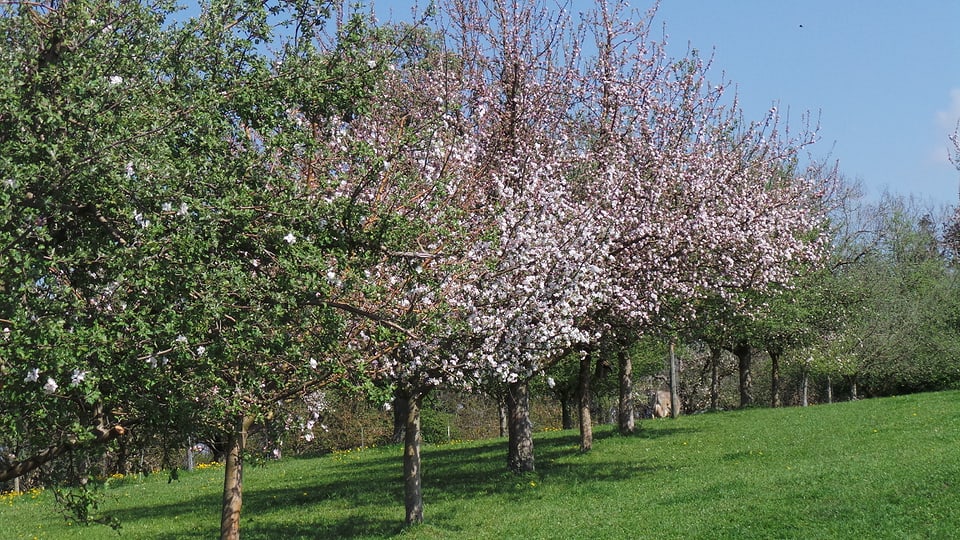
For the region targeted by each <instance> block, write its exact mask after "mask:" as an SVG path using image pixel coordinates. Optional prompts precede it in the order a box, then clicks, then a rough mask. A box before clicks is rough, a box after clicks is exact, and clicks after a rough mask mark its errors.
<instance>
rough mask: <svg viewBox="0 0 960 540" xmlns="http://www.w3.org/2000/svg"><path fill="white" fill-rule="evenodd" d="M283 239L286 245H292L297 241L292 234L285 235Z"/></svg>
mask: <svg viewBox="0 0 960 540" xmlns="http://www.w3.org/2000/svg"><path fill="white" fill-rule="evenodd" d="M283 239H284V240H285V241H286V242H287V243H288V244H293V243H295V242H296V241H297V237H296V236H294V235H293V233H292V232H289V233H287V235H286V236H284V237H283Z"/></svg>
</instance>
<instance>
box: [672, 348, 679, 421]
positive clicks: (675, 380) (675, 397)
mask: <svg viewBox="0 0 960 540" xmlns="http://www.w3.org/2000/svg"><path fill="white" fill-rule="evenodd" d="M679 388H680V366H679V363H678V362H677V351H676V346H675V344H674V343H673V341H671V342H670V418H676V417H678V416H680V389H679Z"/></svg>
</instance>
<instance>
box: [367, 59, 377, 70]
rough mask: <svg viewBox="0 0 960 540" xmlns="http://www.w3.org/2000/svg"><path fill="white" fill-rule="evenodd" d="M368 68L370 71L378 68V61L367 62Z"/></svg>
mask: <svg viewBox="0 0 960 540" xmlns="http://www.w3.org/2000/svg"><path fill="white" fill-rule="evenodd" d="M367 67H368V68H370V69H373V68H375V67H377V61H376V60H367Z"/></svg>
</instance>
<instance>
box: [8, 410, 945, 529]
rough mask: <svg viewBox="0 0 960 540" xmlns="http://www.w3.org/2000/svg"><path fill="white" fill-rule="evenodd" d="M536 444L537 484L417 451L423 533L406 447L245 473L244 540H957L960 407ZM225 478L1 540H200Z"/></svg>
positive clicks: (775, 417)
mask: <svg viewBox="0 0 960 540" xmlns="http://www.w3.org/2000/svg"><path fill="white" fill-rule="evenodd" d="M596 436H597V443H596V446H595V447H594V449H593V451H591V452H590V453H588V454H582V453H580V451H579V447H578V444H579V443H578V438H577V435H576V433H575V432H572V431H547V432H540V433H537V435H536V441H537V451H538V455H537V458H538V460H537V462H538V468H537V470H536V471H535V472H532V473H526V474H524V475H519V476H518V475H515V474H513V473H509V472H507V471H505V470H504V467H503V453H504V452H503V447H504V446H505V444H506V441H505V440H504V439H492V440H482V441H452V442H450V443H444V444H438V445H427V446H426V447H425V448H424V454H423V455H424V461H425V468H424V478H425V480H426V482H427V483H428V487H427V488H426V497H427V498H428V500H429V504H428V506H427V509H426V516H425V524H423V525H420V526H414V527H408V528H402V527H401V526H400V524H399V523H400V521H401V517H402V512H403V493H402V490H401V489H400V487H399V477H400V472H401V471H400V467H399V453H400V451H401V448H400V447H398V446H386V447H378V448H366V449H354V450H349V451H340V452H335V453H333V454H329V455H325V456H322V457H315V458H296V459H283V460H280V461H274V462H269V463H268V464H266V465H265V466H263V467H257V468H250V469H248V472H247V476H246V479H245V491H246V494H247V497H246V501H245V505H244V519H243V522H242V529H243V531H244V536H245V537H247V538H255V539H264V540H266V539H273V538H290V539H296V538H303V539H308V538H309V539H312V538H358V539H359V538H370V539H373V538H394V537H397V538H422V539H427V538H438V539H439V538H463V537H470V538H491V539H495V538H573V537H585V536H587V537H591V538H611V539H613V538H653V537H673V538H704V539H707V538H851V537H858V538H904V537H922V538H951V537H953V536H954V535H955V533H956V530H957V528H958V527H960V393H957V392H943V393H927V394H916V395H911V396H904V397H894V398H881V399H871V400H863V401H858V402H845V403H838V404H833V405H819V406H814V407H808V408H788V409H776V410H774V409H750V410H744V411H732V412H723V413H712V414H703V415H696V416H689V417H682V418H678V419H675V420H672V419H661V420H647V421H643V422H642V423H641V428H640V429H639V431H638V432H637V433H636V434H635V435H631V436H621V435H619V434H617V433H616V432H615V430H613V429H612V426H606V427H602V428H599V429H598V431H597V433H596ZM221 473H222V471H220V470H218V469H217V468H216V467H213V468H207V469H203V470H197V471H195V472H192V473H182V474H181V475H180V478H179V480H176V481H173V482H170V483H168V477H167V475H166V474H157V475H153V476H150V477H147V478H145V479H139V478H135V477H131V478H125V479H112V480H110V481H109V482H108V484H107V485H106V487H105V488H104V489H105V494H106V497H105V498H104V499H103V501H104V502H103V511H104V512H106V513H109V514H113V515H115V516H116V517H118V518H119V519H120V520H121V522H122V529H121V534H120V536H118V535H117V533H116V532H114V531H112V530H111V529H109V528H108V527H105V526H102V525H89V526H82V525H76V524H72V525H71V524H69V520H68V519H64V518H63V517H60V516H59V515H58V514H57V512H56V510H55V509H54V507H53V503H52V497H51V495H50V494H49V493H47V492H41V493H39V494H30V493H27V494H24V495H21V496H18V497H12V496H9V495H7V496H4V497H3V499H0V523H3V537H4V538H10V539H31V538H39V539H43V538H50V539H58V538H76V539H101V538H102V539H110V538H124V537H126V538H143V539H173V538H184V539H186V538H209V537H211V536H214V535H216V533H217V528H216V520H215V519H213V516H215V515H216V514H217V513H218V512H219V504H220V491H221V484H222V481H223V478H222V474H221Z"/></svg>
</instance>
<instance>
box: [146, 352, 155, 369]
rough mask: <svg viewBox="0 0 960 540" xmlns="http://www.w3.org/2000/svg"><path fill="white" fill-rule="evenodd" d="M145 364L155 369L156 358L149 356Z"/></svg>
mask: <svg viewBox="0 0 960 540" xmlns="http://www.w3.org/2000/svg"><path fill="white" fill-rule="evenodd" d="M146 363H147V365H148V366H150V367H152V368H155V367H157V357H155V356H153V355H150V356H148V357H147V360H146Z"/></svg>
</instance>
